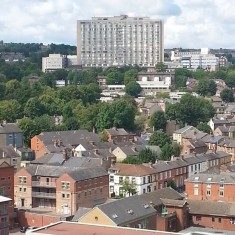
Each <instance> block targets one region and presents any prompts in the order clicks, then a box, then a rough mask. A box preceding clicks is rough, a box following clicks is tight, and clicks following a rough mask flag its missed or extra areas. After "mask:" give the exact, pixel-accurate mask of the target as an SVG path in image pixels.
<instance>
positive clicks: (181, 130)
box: [174, 126, 195, 134]
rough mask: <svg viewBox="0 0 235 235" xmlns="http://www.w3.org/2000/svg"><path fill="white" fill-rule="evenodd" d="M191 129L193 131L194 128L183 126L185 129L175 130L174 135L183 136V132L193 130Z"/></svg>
mask: <svg viewBox="0 0 235 235" xmlns="http://www.w3.org/2000/svg"><path fill="white" fill-rule="evenodd" d="M193 129H195V127H193V126H185V127H183V128H181V129H178V130H176V131H175V132H174V133H176V134H183V133H184V132H185V131H187V130H193Z"/></svg>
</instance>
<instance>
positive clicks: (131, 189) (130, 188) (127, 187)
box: [120, 180, 137, 197]
mask: <svg viewBox="0 0 235 235" xmlns="http://www.w3.org/2000/svg"><path fill="white" fill-rule="evenodd" d="M121 188H122V191H123V194H124V195H122V196H125V195H128V196H129V197H130V196H132V195H134V194H136V193H137V188H136V183H134V182H130V181H128V180H124V181H123V182H122V183H121ZM120 196H121V195H120Z"/></svg>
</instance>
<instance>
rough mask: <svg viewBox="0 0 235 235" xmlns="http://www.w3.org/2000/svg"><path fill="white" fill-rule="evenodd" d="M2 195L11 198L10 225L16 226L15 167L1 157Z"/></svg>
mask: <svg viewBox="0 0 235 235" xmlns="http://www.w3.org/2000/svg"><path fill="white" fill-rule="evenodd" d="M0 196H5V197H8V198H10V199H11V201H10V202H9V203H8V205H7V206H8V208H7V212H8V215H9V222H10V227H13V226H14V167H13V166H11V165H9V164H8V163H7V162H5V161H3V160H2V159H0Z"/></svg>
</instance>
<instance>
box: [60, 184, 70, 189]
mask: <svg viewBox="0 0 235 235" xmlns="http://www.w3.org/2000/svg"><path fill="white" fill-rule="evenodd" d="M61 187H62V189H70V183H69V182H61Z"/></svg>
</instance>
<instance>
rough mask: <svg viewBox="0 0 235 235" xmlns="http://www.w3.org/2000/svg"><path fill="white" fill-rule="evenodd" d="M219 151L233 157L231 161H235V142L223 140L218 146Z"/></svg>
mask: <svg viewBox="0 0 235 235" xmlns="http://www.w3.org/2000/svg"><path fill="white" fill-rule="evenodd" d="M217 149H218V150H219V151H224V152H226V153H229V154H231V155H232V159H231V161H232V162H234V161H235V140H231V139H223V140H222V141H220V142H219V143H218V144H217Z"/></svg>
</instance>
